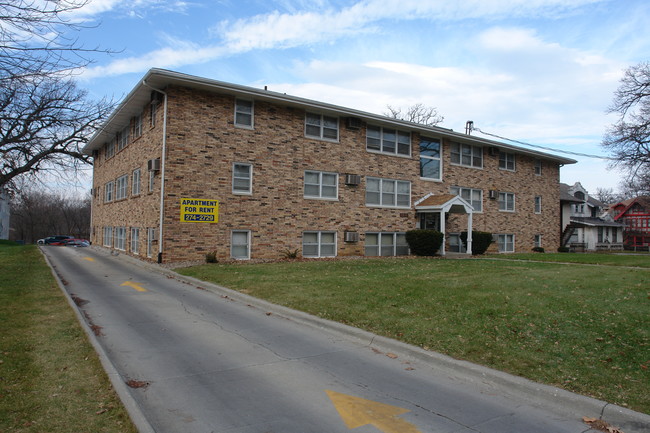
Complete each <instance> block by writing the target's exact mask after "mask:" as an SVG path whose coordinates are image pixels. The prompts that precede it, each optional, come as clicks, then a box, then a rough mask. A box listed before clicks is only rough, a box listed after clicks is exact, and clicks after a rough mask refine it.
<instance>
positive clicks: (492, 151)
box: [84, 69, 575, 262]
mask: <svg viewBox="0 0 650 433" xmlns="http://www.w3.org/2000/svg"><path fill="white" fill-rule="evenodd" d="M84 151H85V152H86V153H87V154H89V155H92V156H93V157H94V169H93V174H94V175H93V208H92V235H91V238H92V241H93V243H94V244H95V245H103V246H105V247H107V248H112V249H117V250H120V251H123V252H126V253H128V254H133V255H139V256H141V257H145V258H149V259H151V260H157V261H159V262H172V261H180V260H201V259H204V258H205V255H206V253H211V252H215V253H216V256H217V258H218V259H220V260H224V259H249V258H252V259H256V258H261V259H275V258H280V257H282V255H283V254H286V253H287V252H293V251H297V252H298V253H299V255H301V256H303V257H315V258H317V257H333V256H343V255H366V256H379V255H381V256H383V255H400V254H408V247H407V245H406V242H405V232H406V231H408V230H411V229H415V228H418V227H420V228H435V229H437V230H440V231H442V232H443V233H444V234H445V244H444V248H443V250H442V251H441V252H442V253H443V254H444V253H445V252H446V251H462V250H463V248H464V246H463V245H462V244H461V243H460V241H459V239H460V233H461V232H462V231H471V230H472V229H474V230H479V231H487V232H491V233H493V234H494V237H495V240H496V242H495V244H494V246H493V248H494V250H495V251H500V252H512V251H530V250H531V248H533V247H534V246H542V247H544V248H547V249H548V250H554V249H556V248H557V247H558V246H559V244H560V230H559V227H560V207H559V202H560V195H559V194H560V192H559V174H560V167H561V166H562V165H564V164H572V163H575V161H574V160H572V159H568V158H563V157H558V156H555V155H551V154H547V153H543V152H538V151H535V150H530V149H525V148H522V147H517V146H512V145H509V144H505V143H501V142H496V141H491V140H486V139H482V138H479V137H475V136H472V135H468V134H464V133H460V132H455V131H452V130H450V129H445V128H438V127H427V126H424V125H420V124H414V123H409V122H404V121H400V120H396V119H392V118H388V117H384V116H380V115H376V114H372V113H367V112H362V111H359V110H354V109H350V108H346V107H340V106H335V105H331V104H326V103H322V102H318V101H313V100H308V99H302V98H297V97H294V96H289V95H286V94H283V93H277V92H272V91H268V90H266V89H264V90H261V89H255V88H251V87H244V86H239V85H234V84H230V83H224V82H220V81H215V80H211V79H206V78H200V77H195V76H190V75H185V74H180V73H176V72H171V71H166V70H160V69H152V70H150V71H149V72H148V73H147V74H146V75H145V76H144V78H143V80H141V81H140V82H139V83H138V84H137V86H135V88H134V89H133V90H132V91H131V92H130V93H129V95H127V97H126V98H125V99H124V100H123V101H122V103H121V104H120V105H119V107H118V108H117V109H116V110H115V112H114V113H113V114H112V115H111V116H110V117H109V118H108V119H107V120H106V122H105V124H104V125H103V127H102V129H101V130H100V131H99V132H98V133H97V134H96V135H95V136H94V137H93V138H92V139H91V140H90V142H89V143H88V144H87V145H86V147H85V148H84Z"/></svg>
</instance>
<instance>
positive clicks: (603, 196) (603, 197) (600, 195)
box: [594, 188, 625, 204]
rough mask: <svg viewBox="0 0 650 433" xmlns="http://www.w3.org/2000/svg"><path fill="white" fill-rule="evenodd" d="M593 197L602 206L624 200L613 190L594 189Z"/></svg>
mask: <svg viewBox="0 0 650 433" xmlns="http://www.w3.org/2000/svg"><path fill="white" fill-rule="evenodd" d="M594 197H596V199H597V200H598V201H600V202H602V203H604V204H612V203H618V202H620V201H621V200H624V199H625V197H624V196H623V195H621V194H618V193H616V192H614V188H596V194H594Z"/></svg>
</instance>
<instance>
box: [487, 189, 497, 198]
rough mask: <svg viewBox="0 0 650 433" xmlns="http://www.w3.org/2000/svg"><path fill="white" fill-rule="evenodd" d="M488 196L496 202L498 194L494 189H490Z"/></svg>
mask: <svg viewBox="0 0 650 433" xmlns="http://www.w3.org/2000/svg"><path fill="white" fill-rule="evenodd" d="M489 194H490V199H492V200H496V198H497V197H498V196H499V193H498V192H497V191H496V190H494V189H491V190H490V192H489Z"/></svg>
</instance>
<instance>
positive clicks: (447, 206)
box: [415, 193, 474, 256]
mask: <svg viewBox="0 0 650 433" xmlns="http://www.w3.org/2000/svg"><path fill="white" fill-rule="evenodd" d="M415 210H416V212H417V214H418V218H419V221H418V224H419V227H420V228H421V229H429V230H438V231H439V232H440V233H442V234H443V236H444V237H443V241H442V246H441V247H440V254H441V255H443V256H444V255H445V248H446V247H445V241H446V240H447V235H446V233H445V223H446V218H445V216H446V214H449V213H452V214H467V254H470V255H471V254H472V213H473V211H474V209H473V208H472V206H471V205H470V204H469V203H468V202H466V201H465V200H463V199H462V198H461V197H459V196H457V195H453V194H432V193H430V194H427V195H425V196H424V197H422V198H421V199H420V200H418V201H417V202H415Z"/></svg>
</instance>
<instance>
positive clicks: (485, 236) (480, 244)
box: [460, 231, 493, 256]
mask: <svg viewBox="0 0 650 433" xmlns="http://www.w3.org/2000/svg"><path fill="white" fill-rule="evenodd" d="M460 240H461V241H462V242H463V245H465V248H467V232H462V233H461V234H460ZM492 242H493V239H492V233H489V232H477V231H472V255H474V256H476V255H479V254H485V252H486V251H487V249H488V248H489V247H490V244H491V243H492Z"/></svg>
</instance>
